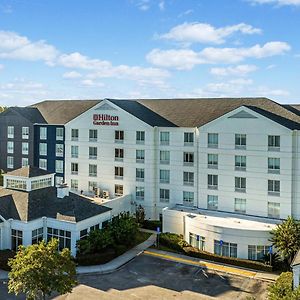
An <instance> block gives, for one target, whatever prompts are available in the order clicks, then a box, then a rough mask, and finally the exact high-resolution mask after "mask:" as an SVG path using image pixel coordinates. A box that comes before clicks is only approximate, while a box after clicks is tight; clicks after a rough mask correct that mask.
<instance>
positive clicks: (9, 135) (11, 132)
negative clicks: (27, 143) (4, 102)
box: [7, 126, 15, 139]
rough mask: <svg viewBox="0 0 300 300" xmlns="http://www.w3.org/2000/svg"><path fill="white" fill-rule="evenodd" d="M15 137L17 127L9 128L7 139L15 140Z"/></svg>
mask: <svg viewBox="0 0 300 300" xmlns="http://www.w3.org/2000/svg"><path fill="white" fill-rule="evenodd" d="M14 136H15V127H14V126H7V138H9V139H13V138H14Z"/></svg>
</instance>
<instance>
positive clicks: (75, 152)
mask: <svg viewBox="0 0 300 300" xmlns="http://www.w3.org/2000/svg"><path fill="white" fill-rule="evenodd" d="M71 157H72V158H78V146H71Z"/></svg>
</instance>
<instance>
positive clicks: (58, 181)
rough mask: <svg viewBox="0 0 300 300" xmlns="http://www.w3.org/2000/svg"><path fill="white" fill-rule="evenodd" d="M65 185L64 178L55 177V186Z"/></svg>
mask: <svg viewBox="0 0 300 300" xmlns="http://www.w3.org/2000/svg"><path fill="white" fill-rule="evenodd" d="M63 183H64V178H63V177H61V176H55V185H56V186H58V185H62V184H63Z"/></svg>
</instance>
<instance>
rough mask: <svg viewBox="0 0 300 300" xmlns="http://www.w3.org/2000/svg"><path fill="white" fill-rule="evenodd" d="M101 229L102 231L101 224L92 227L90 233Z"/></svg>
mask: <svg viewBox="0 0 300 300" xmlns="http://www.w3.org/2000/svg"><path fill="white" fill-rule="evenodd" d="M99 229H100V224H96V225H93V226H91V227H90V231H94V230H99Z"/></svg>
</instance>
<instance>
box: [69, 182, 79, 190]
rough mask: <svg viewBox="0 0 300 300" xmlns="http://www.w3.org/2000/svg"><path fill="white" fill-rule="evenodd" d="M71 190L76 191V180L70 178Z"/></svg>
mask: <svg viewBox="0 0 300 300" xmlns="http://www.w3.org/2000/svg"><path fill="white" fill-rule="evenodd" d="M71 190H73V191H78V180H77V179H71Z"/></svg>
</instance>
